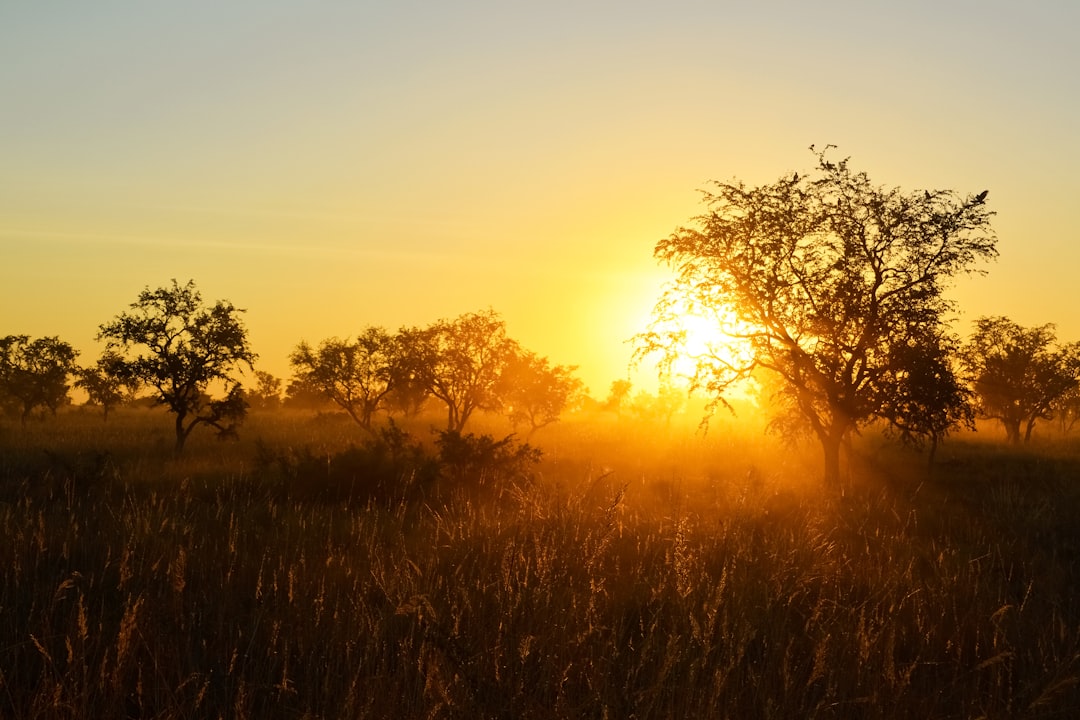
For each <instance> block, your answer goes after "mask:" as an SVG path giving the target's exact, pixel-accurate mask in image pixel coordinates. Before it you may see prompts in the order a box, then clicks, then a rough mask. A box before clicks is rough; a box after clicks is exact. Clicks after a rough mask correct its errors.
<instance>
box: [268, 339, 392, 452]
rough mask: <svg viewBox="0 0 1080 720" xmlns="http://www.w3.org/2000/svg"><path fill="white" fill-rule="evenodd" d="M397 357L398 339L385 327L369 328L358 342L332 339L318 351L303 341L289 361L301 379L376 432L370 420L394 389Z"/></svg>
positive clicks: (358, 421) (362, 425) (372, 432)
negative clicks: (384, 328)
mask: <svg viewBox="0 0 1080 720" xmlns="http://www.w3.org/2000/svg"><path fill="white" fill-rule="evenodd" d="M396 358H397V345H396V340H395V338H393V337H392V336H391V335H390V334H389V333H387V332H386V331H385V330H383V329H382V328H378V327H368V328H367V329H365V330H364V332H362V333H361V334H360V335H359V336H358V337H357V338H356V341H355V342H350V341H349V340H347V339H346V340H339V339H338V338H331V339H329V340H324V341H323V342H322V343H321V344H320V345H319V348H318V349H317V350H315V349H313V348H312V347H311V346H310V345H308V344H307V343H306V342H301V343H300V344H299V345H297V346H296V349H295V350H294V351H293V353H292V355H290V356H289V362H290V363H292V366H293V368H294V369H295V370H296V374H297V377H298V378H299V379H300V380H301V381H302V382H304V383H306V384H307V385H309V386H311V387H316V388H318V389H319V390H320V391H322V393H323V394H324V395H326V397H328V398H329V399H330V400H332V401H333V402H334V403H335V404H337V405H338V406H339V407H340V408H341V409H343V410H344V411H345V412H346V413H348V414H349V417H351V418H352V419H353V420H354V421H355V422H356V424H357V425H359V426H360V427H361V428H363V429H364V430H365V431H367V432H368V433H369V434H371V435H374V434H375V432H374V430H373V429H372V427H371V420H372V417H373V416H374V414H375V412H376V411H377V410H378V409H379V407H380V406H381V404H382V402H383V400H384V398H385V397H386V396H387V394H388V393H389V392H390V391H391V390H393V388H394V377H395V376H394V365H395V362H396Z"/></svg>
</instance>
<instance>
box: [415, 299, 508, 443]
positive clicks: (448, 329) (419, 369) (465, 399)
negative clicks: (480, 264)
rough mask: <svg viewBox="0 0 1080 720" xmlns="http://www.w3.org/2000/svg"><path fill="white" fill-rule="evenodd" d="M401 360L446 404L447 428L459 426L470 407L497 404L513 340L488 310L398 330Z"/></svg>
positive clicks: (496, 406) (462, 425) (486, 407)
mask: <svg viewBox="0 0 1080 720" xmlns="http://www.w3.org/2000/svg"><path fill="white" fill-rule="evenodd" d="M400 337H401V346H402V352H403V353H404V354H405V357H406V365H407V366H408V367H410V368H413V369H414V371H415V373H416V378H417V379H418V380H419V381H420V382H422V383H423V385H424V387H426V388H427V390H428V392H429V393H430V394H431V395H433V396H434V397H436V398H438V399H439V400H441V401H442V402H443V403H444V404H445V405H446V416H447V417H446V427H447V430H450V431H456V432H461V431H462V430H463V429H464V428H465V424H466V423H467V422H468V421H469V418H470V417H472V414H473V413H474V412H475V411H476V410H498V409H500V408H501V407H502V398H501V397H500V394H499V389H500V378H501V377H502V374H503V371H504V370H505V368H506V365H507V363H508V362H509V361H510V358H511V357H513V355H514V353H515V352H517V343H515V342H514V341H513V340H511V339H510V338H509V337H507V335H506V323H504V322H503V320H502V319H501V318H500V317H499V315H498V313H496V312H495V311H494V310H488V311H486V312H477V313H466V314H464V315H461V316H460V317H458V318H456V319H454V320H439V321H438V322H436V323H435V324H434V325H432V326H430V327H428V328H426V329H423V330H418V329H412V330H405V331H402V333H401V335H400Z"/></svg>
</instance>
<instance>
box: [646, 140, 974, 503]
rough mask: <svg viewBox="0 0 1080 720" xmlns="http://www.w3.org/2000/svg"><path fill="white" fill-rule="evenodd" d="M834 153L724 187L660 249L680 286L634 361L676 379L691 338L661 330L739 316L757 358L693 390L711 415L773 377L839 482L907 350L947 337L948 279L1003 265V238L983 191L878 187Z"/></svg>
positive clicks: (725, 368) (702, 369) (663, 302)
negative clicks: (697, 318)
mask: <svg viewBox="0 0 1080 720" xmlns="http://www.w3.org/2000/svg"><path fill="white" fill-rule="evenodd" d="M826 152H827V151H826ZM826 152H819V153H815V154H816V157H817V160H818V164H817V167H816V168H815V170H814V171H813V172H808V173H798V174H796V175H795V176H794V177H793V176H792V175H790V174H789V175H787V176H785V177H783V178H781V179H780V180H778V181H776V182H775V183H772V184H769V185H762V186H759V187H748V186H746V185H745V184H743V183H740V182H732V183H715V184H714V186H713V187H714V189H713V191H712V192H706V193H705V202H706V204H707V206H708V211H707V212H706V213H705V214H704V215H701V216H699V217H697V218H695V220H694V225H693V226H692V227H682V228H678V229H677V230H676V231H675V232H674V233H673V234H672V235H671V236H670V237H668V238H665V239H663V240H661V241H660V242H659V243H657V245H656V251H655V255H656V257H657V259H659V260H661V261H663V262H665V263H667V264H668V265H669V266H670V267H672V268H673V270H674V271H675V280H674V281H673V283H671V284H670V285H669V286H668V287H667V288H666V289H665V290H664V291H663V293H662V295H661V297H660V299H659V301H658V302H657V304H656V306H655V308H654V311H653V323H652V325H651V326H650V328H649V330H648V331H646V332H644V333H642V334H640V335H638V336H637V338H636V340H637V345H636V351H635V357H637V358H641V357H643V356H644V355H648V354H650V353H654V352H657V353H660V354H661V356H662V362H661V366H662V368H661V369H662V371H665V372H670V370H671V368H672V366H673V364H674V363H675V362H676V361H678V360H679V359H680V358H681V357H682V355H681V352H680V351H681V349H682V348H681V346H680V342H681V339H682V338H680V336H679V334H678V333H677V332H674V331H671V330H665V329H664V328H666V327H671V326H672V325H673V324H677V323H675V322H674V321H676V320H677V319H678V317H679V314H680V313H682V312H684V311H689V312H694V313H697V314H701V315H705V316H708V314H709V313H710V312H711V313H713V314H716V310H717V308H726V309H728V310H730V312H731V313H732V314H733V315H734V317H735V318H736V320H737V323H738V324H737V330H736V333H737V335H738V337H739V339H740V340H741V341H743V342H745V343H746V344H747V346H748V348H749V357H748V358H747V360H746V362H732V361H731V360H729V359H727V358H714V359H713V360H716V361H709V359H705V360H699V361H698V363H697V369H696V372H695V373H694V376H693V379H692V385H693V387H694V389H701V390H704V391H706V393H707V394H708V395H710V396H711V397H712V398H713V403H712V404H711V405H710V410H711V409H713V408H715V406H716V403H722V402H724V399H723V398H724V394H725V392H726V391H727V390H728V389H729V388H730V387H731V386H732V385H733V384H734V383H736V382H738V381H740V380H743V379H745V378H747V377H749V376H750V374H751V373H752V372H754V371H755V370H756V369H759V368H763V369H766V370H768V371H770V372H772V373H775V374H776V375H778V376H779V377H780V379H781V381H782V384H783V386H784V387H785V388H786V392H787V393H788V395H789V397H790V400H791V401H792V403H793V405H794V407H795V408H797V410H798V412H799V413H800V415H801V416H802V418H803V419H804V420H805V422H806V423H807V425H808V426H809V428H810V430H811V432H812V433H813V434H814V435H815V436H816V437H817V439H818V440H819V441H820V443H821V446H822V450H823V456H824V458H823V459H824V476H825V479H826V481H827V482H829V483H835V482H837V481H838V480H839V477H840V448H841V446H842V444H843V443H844V441H845V439H846V438H847V437H848V436H849V434H850V433H851V432H852V431H853V430H854V429H856V428H857V427H858V426H859V425H860V424H863V423H865V422H867V421H869V420H871V419H872V418H875V417H880V416H883V415H885V414H886V412H887V410H888V408H887V407H886V404H885V402H886V401H885V399H886V398H887V397H888V396H889V393H890V392H892V391H893V390H895V387H896V379H897V378H898V377H900V376H901V374H902V372H903V371H902V369H900V368H897V367H895V364H896V363H897V362H900V361H902V359H903V357H904V356H905V355H907V354H906V353H898V352H897V349H898V348H901V347H907V348H910V349H912V350H913V351H915V350H918V349H919V348H924V349H925V351H926V352H933V348H932V347H925V345H924V342H925V339H926V338H934V337H940V336H942V335H943V334H944V324H945V321H944V319H943V318H944V317H945V314H946V312H947V311H948V310H949V309H950V308H951V307H952V306H951V303H950V302H949V301H947V300H946V299H945V297H944V294H943V291H944V288H945V285H946V283H947V282H948V281H949V279H950V278H952V277H953V276H955V275H957V274H958V273H964V272H969V271H971V269H972V266H973V265H974V264H975V262H976V261H978V260H982V259H987V258H991V257H993V256H994V255H995V250H994V245H995V238H994V236H993V234H992V232H991V230H990V223H989V221H990V217H991V215H992V213H990V212H989V211H988V210H987V208H986V206H985V204H984V201H985V198H986V195H985V193H982V194H980V195H977V196H968V197H966V198H959V197H957V196H956V195H955V194H954V193H953V192H951V191H943V190H937V191H923V190H920V191H918V192H914V193H904V192H902V191H901V190H899V189H895V188H894V189H886V188H882V187H878V186H875V185H873V184H872V183H871V181H870V179H869V177H868V176H867V175H866V173H864V172H855V171H854V170H852V169H851V168H850V167H849V165H848V161H847V160H846V159H845V160H841V161H839V162H834V161H832V160H830V159H829V158H828V157H827V155H826ZM913 355H914V356H917V355H918V353H917V352H914V353H913ZM923 401H924V402H933V399H932V398H923ZM892 410H893V411H895V410H896V408H892ZM893 419H894V420H902V419H903V418H900V417H894V418H893ZM913 427H915V426H913Z"/></svg>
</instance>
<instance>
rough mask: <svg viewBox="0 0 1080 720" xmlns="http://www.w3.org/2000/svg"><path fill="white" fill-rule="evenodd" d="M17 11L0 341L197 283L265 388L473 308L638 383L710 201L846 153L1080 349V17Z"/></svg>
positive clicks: (964, 299) (856, 10)
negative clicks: (638, 355)
mask: <svg viewBox="0 0 1080 720" xmlns="http://www.w3.org/2000/svg"><path fill="white" fill-rule="evenodd" d="M749 5H750V4H745V3H738V4H735V3H723V2H719V3H717V2H711V3H706V2H696V1H692V0H675V1H674V2H671V3H663V4H661V3H636V2H631V3H611V2H592V1H589V0H586V1H584V2H574V3H570V2H561V1H558V0H557V1H555V2H550V3H536V4H533V5H531V6H529V7H527V8H526V7H520V6H519V5H518V4H509V3H499V2H474V1H466V2H459V3H446V4H435V3H416V2H401V3H369V2H361V3H346V2H335V1H333V0H325V1H322V2H314V3H301V2H297V1H296V0H270V1H268V2H259V3H255V2H237V3H228V4H220V3H210V2H206V0H194V1H193V2H190V3H177V4H171V5H170V4H164V5H163V4H157V3H154V4H145V3H133V2H103V3H74V2H60V3H8V4H6V5H4V6H3V7H2V8H0V98H3V100H2V101H0V335H2V334H10V333H26V334H30V335H33V336H41V335H59V336H60V337H61V338H62V339H65V340H68V341H69V342H71V343H72V344H73V345H75V346H76V347H77V348H78V349H80V350H81V351H82V353H83V354H82V357H81V360H82V361H83V362H84V363H86V364H89V363H90V362H92V361H93V359H94V358H96V356H97V353H98V352H99V350H100V346H99V345H98V344H97V343H96V342H95V341H94V336H95V334H96V331H97V327H98V325H99V324H101V323H103V322H106V321H108V320H109V319H111V318H112V317H113V316H115V315H116V314H117V313H118V312H120V311H122V310H124V309H125V308H126V307H127V305H128V304H129V303H130V302H132V301H133V300H134V299H135V297H136V295H137V294H138V292H139V291H140V290H141V289H142V288H144V287H145V286H151V287H158V286H161V285H164V284H166V283H168V282H169V280H170V279H171V278H176V279H178V280H180V281H181V282H184V281H186V280H187V279H189V278H192V279H194V280H195V281H196V283H197V285H198V287H199V288H200V290H201V291H202V293H203V296H204V298H206V299H207V300H211V301H212V300H216V299H219V298H226V299H229V300H231V301H232V302H234V303H235V304H236V305H237V306H239V307H243V308H247V311H248V312H247V315H246V318H245V319H246V322H247V324H248V327H249V329H250V332H251V340H252V344H253V346H254V348H255V350H256V352H258V353H259V355H260V361H259V364H258V367H260V368H262V369H265V370H268V371H270V372H272V373H274V374H277V375H279V376H283V377H287V376H288V375H289V374H290V373H289V368H288V362H287V356H288V353H289V351H290V350H291V349H292V348H293V347H294V346H295V345H296V343H298V342H299V341H300V340H307V341H309V342H318V341H320V340H322V339H324V338H327V337H331V336H340V337H344V336H350V335H355V334H357V333H358V332H359V331H360V330H361V329H363V328H364V327H365V326H367V325H381V326H384V327H387V328H389V329H391V330H393V329H397V328H398V327H400V326H403V325H426V324H428V323H430V322H433V321H435V320H437V319H439V318H444V317H447V318H449V317H454V316H456V315H459V314H461V313H464V312H469V311H475V310H480V309H485V308H488V307H490V308H493V309H495V310H496V311H498V312H499V313H500V314H501V315H502V316H503V318H504V319H505V320H506V322H507V326H508V331H509V333H510V335H511V336H512V337H514V338H515V339H517V340H519V341H520V342H521V343H522V344H523V345H524V346H526V347H527V348H529V349H531V350H534V351H536V352H538V353H540V354H542V355H546V356H548V357H549V358H550V359H551V360H552V361H553V362H555V363H559V364H574V365H578V366H579V367H580V370H579V375H580V377H581V378H582V379H583V380H584V381H585V383H586V384H587V385H588V386H589V388H590V389H591V391H592V393H593V395H595V396H601V397H602V396H603V395H604V394H606V392H607V388H608V386H609V385H610V383H611V381H612V380H614V379H617V378H621V377H625V376H626V374H627V364H628V361H629V357H630V353H631V347H630V345H629V344H628V343H627V342H626V341H627V340H628V339H629V338H630V337H631V336H632V335H634V334H635V333H637V332H639V331H642V330H644V329H645V325H646V324H647V322H648V315H649V311H650V309H651V307H652V305H653V303H654V302H655V300H656V298H657V296H658V293H659V290H660V286H661V284H662V283H663V282H664V280H665V279H666V278H667V277H668V273H667V271H666V270H665V269H664V268H661V267H658V266H657V264H656V262H655V261H654V260H653V258H652V250H653V246H654V245H655V243H656V241H657V240H659V239H660V238H661V237H663V236H665V235H667V234H669V233H670V232H671V231H672V230H673V229H674V228H675V227H676V226H678V225H680V224H685V223H687V222H688V221H689V219H690V218H691V217H692V216H693V215H695V214H696V213H698V212H699V211H700V210H701V209H702V206H701V205H700V196H699V194H698V192H697V190H698V189H699V188H704V187H705V186H706V185H707V183H708V181H709V180H711V179H716V180H731V179H734V178H737V179H741V180H744V181H746V182H747V183H751V184H758V183H766V182H772V181H774V180H775V179H776V178H778V177H779V176H781V175H784V174H786V173H789V172H791V171H794V170H804V169H808V168H810V167H812V165H813V159H814V158H813V156H812V155H811V154H810V152H809V151H808V149H807V148H808V146H809V145H810V144H811V143H817V144H819V145H824V144H825V143H833V144H836V145H838V146H839V148H840V152H841V153H842V154H843V155H848V156H850V157H851V158H852V165H853V166H854V167H856V168H858V169H865V170H866V171H868V172H869V174H870V176H871V177H872V178H873V179H874V180H875V181H876V182H878V183H880V184H884V185H890V186H891V185H898V186H900V187H902V188H905V189H910V190H915V189H921V188H946V189H955V190H956V191H958V192H960V193H962V194H967V193H974V192H979V191H981V190H984V189H989V190H990V195H989V203H990V206H991V207H992V209H993V210H995V211H996V212H997V213H998V215H997V217H996V218H995V221H994V227H995V230H996V232H997V234H998V237H999V250H1000V253H1001V256H1000V258H999V260H998V261H997V262H996V263H994V264H992V265H990V266H988V267H987V268H986V269H987V270H988V271H989V274H987V275H986V276H983V277H971V278H963V279H960V280H958V281H957V282H956V284H955V287H954V290H953V293H952V295H953V297H954V298H955V299H956V300H957V301H958V303H959V307H960V311H961V312H960V317H959V318H958V321H959V322H958V323H957V329H959V330H961V331H965V330H966V325H965V323H966V322H969V321H970V319H972V318H973V317H976V316H979V315H986V314H1004V315H1008V316H1010V317H1012V318H1013V319H1014V320H1016V321H1018V322H1020V323H1023V324H1041V323H1044V322H1054V323H1056V324H1057V325H1058V331H1059V335H1060V336H1061V337H1062V339H1064V340H1080V313H1078V312H1077V309H1076V303H1075V300H1074V296H1075V291H1074V289H1073V288H1074V286H1075V284H1074V277H1073V276H1074V273H1075V269H1076V268H1077V267H1078V265H1080V262H1078V261H1080V249H1078V248H1080V233H1078V231H1077V227H1078V222H1077V218H1076V216H1075V213H1076V209H1075V208H1076V206H1077V201H1076V198H1077V197H1080V176H1078V174H1077V173H1076V171H1075V168H1077V167H1080V139H1078V136H1077V133H1076V128H1077V127H1080V88H1078V87H1077V85H1078V83H1080V80H1077V77H1076V72H1075V70H1076V68H1077V67H1080V46H1078V45H1077V44H1076V43H1075V41H1074V38H1073V33H1074V28H1075V27H1076V26H1077V24H1078V22H1080V6H1078V5H1076V4H1075V3H1071V2H1044V3H1039V4H1037V5H1032V6H1022V5H1021V4H1016V3H1005V2H990V3H974V2H953V3H946V4H942V3H931V2H923V1H917V2H911V3H904V4H895V3H894V4H881V3H865V2H855V1H854V0H851V1H847V2H839V1H835V0H833V1H829V2H821V3H813V4H808V3H797V2H793V1H780V2H773V3H762V4H754V5H753V6H752V7H750V6H749Z"/></svg>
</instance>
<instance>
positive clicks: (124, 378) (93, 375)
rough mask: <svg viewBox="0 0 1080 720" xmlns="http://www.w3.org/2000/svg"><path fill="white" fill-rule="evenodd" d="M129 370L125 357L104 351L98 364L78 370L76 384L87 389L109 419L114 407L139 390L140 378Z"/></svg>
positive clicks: (127, 399) (106, 418)
mask: <svg viewBox="0 0 1080 720" xmlns="http://www.w3.org/2000/svg"><path fill="white" fill-rule="evenodd" d="M128 371H129V368H128V367H127V365H126V363H124V359H123V358H122V357H120V356H119V355H117V354H116V353H115V352H110V351H106V352H105V353H103V354H102V356H101V357H100V358H98V361H97V364H95V365H93V366H91V367H85V368H79V369H78V370H77V371H76V375H77V379H76V380H75V385H76V386H77V387H80V388H82V389H83V390H85V391H86V395H87V397H88V398H89V401H90V402H91V403H93V404H95V405H100V406H101V412H102V419H103V420H106V421H107V420H108V419H109V412H110V411H111V410H112V409H113V408H114V407H117V406H118V405H121V404H123V403H125V402H130V401H131V400H133V399H134V398H135V394H136V393H137V392H138V391H139V380H138V378H136V377H134V376H131V375H130V374H129V372H128Z"/></svg>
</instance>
